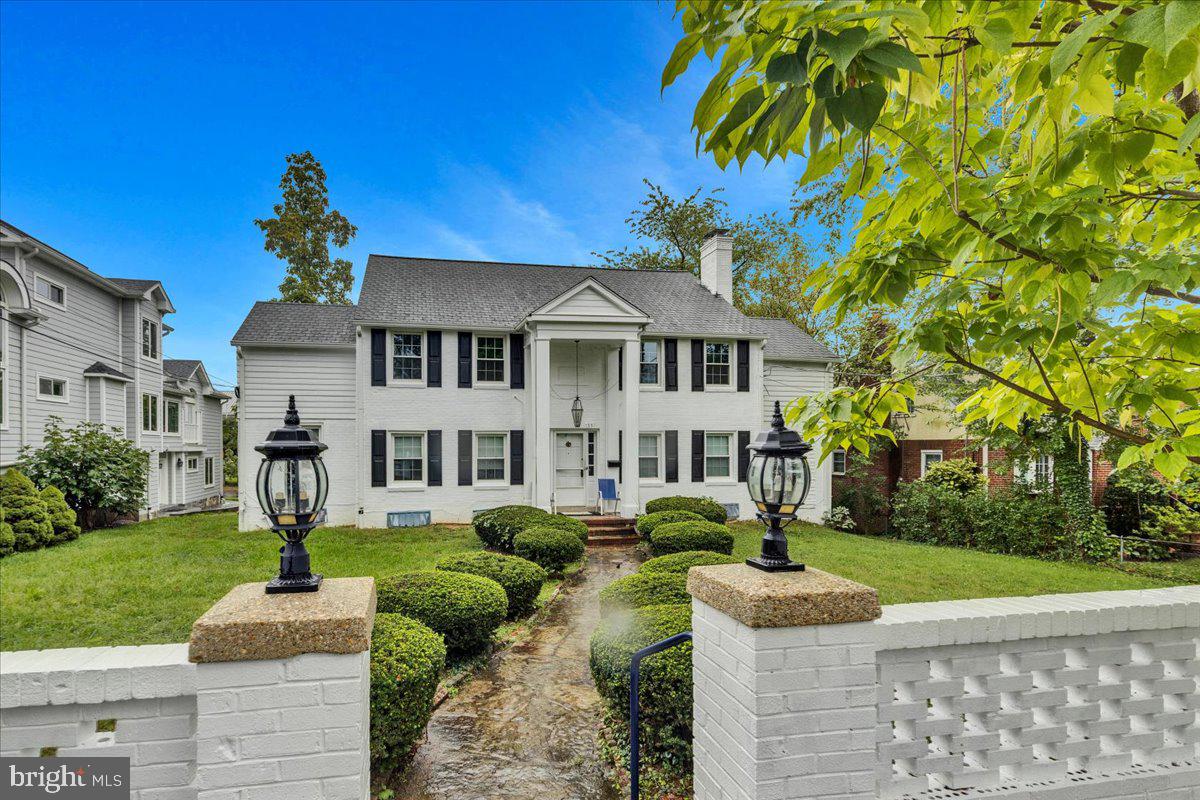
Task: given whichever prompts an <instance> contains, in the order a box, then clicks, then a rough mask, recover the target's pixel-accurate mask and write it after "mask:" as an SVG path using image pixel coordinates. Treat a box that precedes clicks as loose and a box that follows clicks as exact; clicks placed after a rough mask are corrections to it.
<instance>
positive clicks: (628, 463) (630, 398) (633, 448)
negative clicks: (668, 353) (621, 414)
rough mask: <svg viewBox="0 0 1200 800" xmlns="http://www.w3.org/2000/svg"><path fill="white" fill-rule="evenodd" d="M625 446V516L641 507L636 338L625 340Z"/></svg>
mask: <svg viewBox="0 0 1200 800" xmlns="http://www.w3.org/2000/svg"><path fill="white" fill-rule="evenodd" d="M624 347H625V425H624V427H623V430H624V431H625V436H624V440H625V446H624V453H623V454H622V464H621V472H622V477H623V478H624V482H623V483H622V485H621V513H622V514H623V515H625V516H626V517H633V516H636V515H637V513H638V511H639V510H640V509H641V505H642V504H641V501H640V499H639V497H638V458H637V450H638V430H639V428H640V420H639V413H638V406H639V401H640V397H641V389H640V387H639V385H638V373H639V372H640V369H639V368H640V365H641V364H640V362H641V358H642V353H641V345H640V342H639V340H638V339H636V338H631V339H626V340H625V345H624Z"/></svg>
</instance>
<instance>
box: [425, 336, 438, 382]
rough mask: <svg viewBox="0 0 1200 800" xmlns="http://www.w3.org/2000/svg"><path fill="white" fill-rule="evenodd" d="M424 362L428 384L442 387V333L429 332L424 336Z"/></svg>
mask: <svg viewBox="0 0 1200 800" xmlns="http://www.w3.org/2000/svg"><path fill="white" fill-rule="evenodd" d="M425 361H426V372H428V373H429V375H428V384H429V385H430V386H441V385H442V332H441V331H429V332H428V333H426V334H425Z"/></svg>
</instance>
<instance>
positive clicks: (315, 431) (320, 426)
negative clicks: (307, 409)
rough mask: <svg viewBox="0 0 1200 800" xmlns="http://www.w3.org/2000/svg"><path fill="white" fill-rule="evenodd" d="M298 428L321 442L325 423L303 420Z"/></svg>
mask: <svg viewBox="0 0 1200 800" xmlns="http://www.w3.org/2000/svg"><path fill="white" fill-rule="evenodd" d="M300 427H301V428H304V429H306V430H307V431H308V432H309V433H310V434H312V437H313V438H314V439H316V440H317V441H318V442H319V441H321V431H323V430H324V429H325V423H323V422H309V421H308V420H304V422H301V423H300ZM401 433H403V431H401Z"/></svg>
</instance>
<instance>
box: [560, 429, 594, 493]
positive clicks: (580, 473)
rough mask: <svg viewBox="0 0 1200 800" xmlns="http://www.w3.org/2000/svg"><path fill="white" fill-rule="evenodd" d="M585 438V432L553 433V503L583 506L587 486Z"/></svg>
mask: <svg viewBox="0 0 1200 800" xmlns="http://www.w3.org/2000/svg"><path fill="white" fill-rule="evenodd" d="M586 476H587V439H586V436H585V434H583V433H576V432H573V431H572V432H564V433H556V434H554V505H555V506H557V507H559V508H563V507H567V508H570V507H577V508H581V507H583V506H584V505H585V504H586V502H587V499H586V491H585V489H586V486H587V477H586Z"/></svg>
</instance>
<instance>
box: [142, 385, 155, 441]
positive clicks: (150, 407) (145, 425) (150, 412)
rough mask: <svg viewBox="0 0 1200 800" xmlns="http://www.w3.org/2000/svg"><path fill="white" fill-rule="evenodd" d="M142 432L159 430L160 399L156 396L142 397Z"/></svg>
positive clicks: (145, 395) (146, 395) (147, 395)
mask: <svg viewBox="0 0 1200 800" xmlns="http://www.w3.org/2000/svg"><path fill="white" fill-rule="evenodd" d="M142 430H143V431H147V432H153V431H157V430H158V397H157V396H156V395H152V394H144V395H142Z"/></svg>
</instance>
